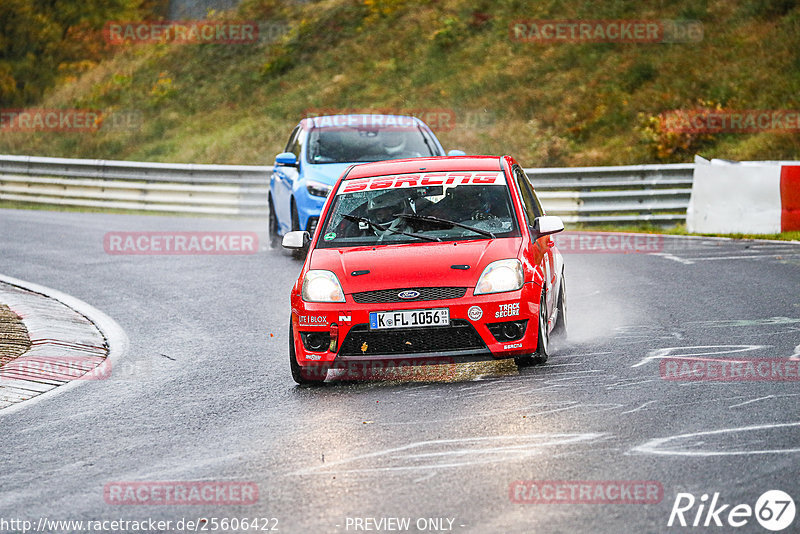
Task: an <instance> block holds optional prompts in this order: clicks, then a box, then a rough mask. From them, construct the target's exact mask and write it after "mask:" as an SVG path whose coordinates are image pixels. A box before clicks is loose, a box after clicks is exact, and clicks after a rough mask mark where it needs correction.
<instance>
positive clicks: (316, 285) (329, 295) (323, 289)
mask: <svg viewBox="0 0 800 534" xmlns="http://www.w3.org/2000/svg"><path fill="white" fill-rule="evenodd" d="M303 300H304V301H306V302H344V291H342V284H340V283H339V279H338V278H336V275H335V274H333V273H332V272H330V271H308V272H307V273H306V276H305V278H303Z"/></svg>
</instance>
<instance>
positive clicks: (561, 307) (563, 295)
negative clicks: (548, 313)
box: [553, 271, 567, 341]
mask: <svg viewBox="0 0 800 534" xmlns="http://www.w3.org/2000/svg"><path fill="white" fill-rule="evenodd" d="M557 310H558V312H557V313H556V324H555V326H553V337H554V338H556V339H557V340H558V341H564V340H565V339H567V282H566V281H565V280H564V271H561V286H560V289H559V291H558V306H557Z"/></svg>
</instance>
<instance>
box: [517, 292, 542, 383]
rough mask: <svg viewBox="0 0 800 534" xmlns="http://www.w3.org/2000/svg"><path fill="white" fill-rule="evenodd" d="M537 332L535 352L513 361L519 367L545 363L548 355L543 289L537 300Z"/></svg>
mask: <svg viewBox="0 0 800 534" xmlns="http://www.w3.org/2000/svg"><path fill="white" fill-rule="evenodd" d="M538 323H539V325H538V330H539V331H538V332H537V342H536V352H535V353H534V354H526V355H525V356H517V357H516V358H514V361H515V362H516V363H517V365H518V366H519V367H526V366H528V365H533V364H542V363H545V362H546V361H547V357H548V356H549V355H550V333H549V332H548V331H547V300H546V298H545V292H544V288H543V289H542V296H541V298H540V299H539V320H538Z"/></svg>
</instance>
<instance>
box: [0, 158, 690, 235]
mask: <svg viewBox="0 0 800 534" xmlns="http://www.w3.org/2000/svg"><path fill="white" fill-rule="evenodd" d="M525 172H526V173H527V174H528V177H529V178H530V180H531V182H532V183H533V185H534V188H535V189H536V191H537V193H538V195H539V197H540V199H541V201H542V204H543V205H544V207H545V209H546V210H547V212H548V213H550V214H553V215H559V216H561V217H562V218H563V219H564V222H567V223H630V222H643V221H649V222H655V223H676V222H682V221H685V220H686V208H687V207H688V205H689V195H690V193H691V187H692V175H693V172H694V164H691V163H687V164H678V165H629V166H619V167H564V168H552V169H526V171H525ZM271 173H272V167H271V166H250V165H193V164H180V163H144V162H135V161H111V160H86V159H66V158H45V157H33V156H0V200H13V201H17V202H31V203H37V204H51V205H66V206H83V207H95V208H98V207H99V208H113V209H122V210H142V211H153V212H165V213H180V212H184V213H197V214H209V215H232V216H257V217H258V216H265V215H266V214H267V192H268V188H269V177H270V174H271Z"/></svg>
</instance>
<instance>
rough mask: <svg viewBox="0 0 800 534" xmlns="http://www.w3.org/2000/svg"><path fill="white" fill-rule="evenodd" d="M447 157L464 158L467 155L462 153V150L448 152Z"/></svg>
mask: <svg viewBox="0 0 800 534" xmlns="http://www.w3.org/2000/svg"><path fill="white" fill-rule="evenodd" d="M447 155H448V156H466V155H467V153H466V152H464V151H463V150H448V151H447Z"/></svg>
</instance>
